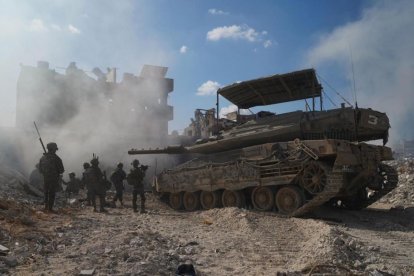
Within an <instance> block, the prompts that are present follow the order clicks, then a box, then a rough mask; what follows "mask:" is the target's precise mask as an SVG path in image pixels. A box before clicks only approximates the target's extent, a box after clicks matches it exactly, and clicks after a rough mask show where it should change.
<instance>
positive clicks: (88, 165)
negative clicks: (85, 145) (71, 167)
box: [83, 162, 91, 170]
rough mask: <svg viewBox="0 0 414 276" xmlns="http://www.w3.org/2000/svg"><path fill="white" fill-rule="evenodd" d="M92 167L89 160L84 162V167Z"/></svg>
mask: <svg viewBox="0 0 414 276" xmlns="http://www.w3.org/2000/svg"><path fill="white" fill-rule="evenodd" d="M90 167H91V164H89V163H88V162H85V163H83V168H84V169H85V170H86V169H88V168H90Z"/></svg>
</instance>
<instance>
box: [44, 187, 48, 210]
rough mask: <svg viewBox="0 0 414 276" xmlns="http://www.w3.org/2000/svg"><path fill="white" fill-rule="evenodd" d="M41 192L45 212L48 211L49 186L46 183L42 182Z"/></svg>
mask: <svg viewBox="0 0 414 276" xmlns="http://www.w3.org/2000/svg"><path fill="white" fill-rule="evenodd" d="M43 191H44V194H45V197H44V204H45V210H48V209H49V185H48V182H47V181H44V183H43Z"/></svg>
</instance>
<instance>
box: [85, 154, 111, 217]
mask: <svg viewBox="0 0 414 276" xmlns="http://www.w3.org/2000/svg"><path fill="white" fill-rule="evenodd" d="M98 165H99V160H98V157H95V156H94V158H93V159H92V160H91V167H89V168H88V169H86V172H85V179H86V181H87V184H89V185H90V188H91V189H90V191H91V201H92V205H93V211H94V212H97V211H98V210H97V209H96V196H98V197H99V211H100V212H108V211H107V210H106V209H105V208H104V206H105V194H106V190H107V187H106V186H105V184H106V181H105V179H104V174H103V173H102V171H101V169H100V168H99V166H98Z"/></svg>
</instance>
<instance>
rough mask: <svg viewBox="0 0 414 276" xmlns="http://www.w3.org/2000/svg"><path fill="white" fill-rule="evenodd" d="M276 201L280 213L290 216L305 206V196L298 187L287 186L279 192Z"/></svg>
mask: <svg viewBox="0 0 414 276" xmlns="http://www.w3.org/2000/svg"><path fill="white" fill-rule="evenodd" d="M275 201H276V207H277V209H278V210H279V213H281V214H285V215H288V214H291V213H293V212H294V211H296V210H297V209H299V208H300V207H301V206H302V205H303V202H304V196H303V193H302V192H301V191H300V190H299V188H298V187H296V186H292V185H291V186H285V187H282V188H280V189H279V190H278V191H277V193H276V196H275Z"/></svg>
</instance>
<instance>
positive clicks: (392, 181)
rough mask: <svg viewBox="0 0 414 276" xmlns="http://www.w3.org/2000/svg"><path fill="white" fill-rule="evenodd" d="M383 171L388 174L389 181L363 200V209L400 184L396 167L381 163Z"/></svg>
mask: <svg viewBox="0 0 414 276" xmlns="http://www.w3.org/2000/svg"><path fill="white" fill-rule="evenodd" d="M380 167H381V169H382V170H383V172H385V175H386V176H387V183H385V184H384V185H383V187H382V189H381V190H379V191H374V194H373V195H371V196H370V197H369V198H367V199H366V200H364V202H361V205H360V206H361V209H362V208H366V207H368V206H369V205H371V204H373V203H374V202H376V201H378V200H379V199H380V198H382V197H383V196H385V195H386V194H388V193H389V192H391V191H392V190H394V189H395V188H396V187H397V184H398V172H397V170H396V169H394V168H393V167H391V166H390V165H386V164H381V165H380Z"/></svg>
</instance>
